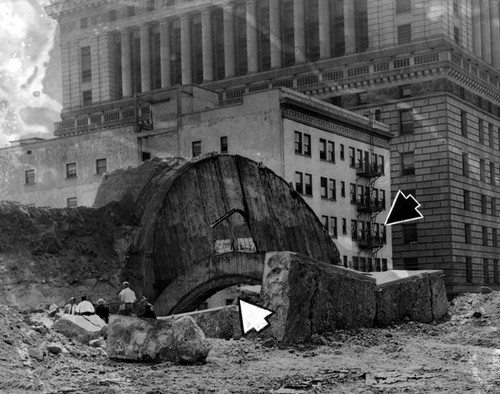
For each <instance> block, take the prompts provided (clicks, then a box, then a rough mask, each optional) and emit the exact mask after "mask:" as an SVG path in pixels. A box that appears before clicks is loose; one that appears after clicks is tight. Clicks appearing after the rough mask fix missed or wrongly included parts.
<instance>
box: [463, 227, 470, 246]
mask: <svg viewBox="0 0 500 394" xmlns="http://www.w3.org/2000/svg"><path fill="white" fill-rule="evenodd" d="M464 233H465V243H466V244H470V243H471V242H472V238H471V228H470V224H469V223H465V224H464Z"/></svg>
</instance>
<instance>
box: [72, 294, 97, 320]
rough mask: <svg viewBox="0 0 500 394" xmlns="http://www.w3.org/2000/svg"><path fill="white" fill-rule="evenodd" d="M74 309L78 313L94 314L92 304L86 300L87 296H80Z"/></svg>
mask: <svg viewBox="0 0 500 394" xmlns="http://www.w3.org/2000/svg"><path fill="white" fill-rule="evenodd" d="M76 311H77V313H78V314H79V315H84V316H90V315H93V314H95V309H94V305H92V303H91V302H90V301H88V300H87V296H82V300H81V301H80V303H79V304H78V306H77V307H76Z"/></svg>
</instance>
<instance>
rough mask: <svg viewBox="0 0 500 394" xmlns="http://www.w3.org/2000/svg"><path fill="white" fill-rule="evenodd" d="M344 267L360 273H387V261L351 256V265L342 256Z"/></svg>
mask: <svg viewBox="0 0 500 394" xmlns="http://www.w3.org/2000/svg"><path fill="white" fill-rule="evenodd" d="M343 263H344V267H346V268H352V269H355V270H356V271H361V272H380V271H387V259H379V258H371V257H359V256H353V258H352V263H351V262H348V261H347V256H343Z"/></svg>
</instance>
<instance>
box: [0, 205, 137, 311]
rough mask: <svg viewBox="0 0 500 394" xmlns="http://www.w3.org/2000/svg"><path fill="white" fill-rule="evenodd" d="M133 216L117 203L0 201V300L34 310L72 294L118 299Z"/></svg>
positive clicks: (61, 303)
mask: <svg viewBox="0 0 500 394" xmlns="http://www.w3.org/2000/svg"><path fill="white" fill-rule="evenodd" d="M131 220H132V218H131V217H130V213H129V212H125V211H123V210H122V208H120V206H119V205H118V204H110V205H108V206H106V207H103V208H100V209H91V208H85V207H78V208H74V209H52V208H38V207H28V206H23V205H20V204H18V203H14V202H7V201H1V202H0V224H1V225H0V271H1V273H2V274H1V275H0V303H2V304H4V305H12V306H16V307H18V308H19V309H23V310H31V311H33V310H44V309H45V307H46V306H47V305H50V304H52V303H55V304H57V305H59V306H62V305H64V304H65V303H66V302H67V301H68V299H69V298H70V297H72V296H75V297H77V298H78V299H79V298H80V296H82V295H88V296H89V297H95V299H92V301H94V302H95V301H96V300H97V298H101V297H102V298H105V299H108V300H114V299H115V298H116V291H117V289H118V287H117V286H119V284H120V274H121V272H122V269H123V266H124V261H125V254H126V252H127V250H128V248H129V245H130V242H131V239H132V237H133V234H134V227H133V226H132V221H131ZM111 306H113V305H111Z"/></svg>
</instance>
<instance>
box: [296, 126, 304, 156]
mask: <svg viewBox="0 0 500 394" xmlns="http://www.w3.org/2000/svg"><path fill="white" fill-rule="evenodd" d="M295 153H298V154H301V153H302V133H299V132H298V131H296V132H295Z"/></svg>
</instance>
